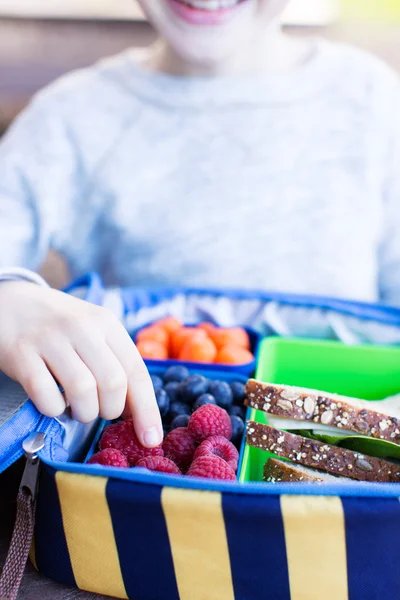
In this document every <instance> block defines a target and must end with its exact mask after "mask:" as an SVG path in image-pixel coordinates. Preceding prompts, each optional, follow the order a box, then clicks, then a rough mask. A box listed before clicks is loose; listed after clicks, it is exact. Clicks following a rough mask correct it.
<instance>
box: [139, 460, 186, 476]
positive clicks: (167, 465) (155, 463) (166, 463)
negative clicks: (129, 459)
mask: <svg viewBox="0 0 400 600" xmlns="http://www.w3.org/2000/svg"><path fill="white" fill-rule="evenodd" d="M136 466H137V467H142V468H143V469H148V470H149V471H159V472H160V473H170V474H171V475H182V472H181V471H180V469H178V467H177V466H176V464H175V463H174V462H172V460H169V458H165V457H164V456H145V457H144V458H141V459H140V460H139V462H138V463H137V465H136Z"/></svg>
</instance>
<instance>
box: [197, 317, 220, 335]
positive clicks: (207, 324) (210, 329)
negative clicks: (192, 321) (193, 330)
mask: <svg viewBox="0 0 400 600" xmlns="http://www.w3.org/2000/svg"><path fill="white" fill-rule="evenodd" d="M197 327H198V328H199V329H204V331H206V332H207V333H208V335H209V336H210V337H211V333H212V332H214V331H215V329H216V327H215V325H213V324H212V323H210V322H208V321H204V323H200V324H199V325H197Z"/></svg>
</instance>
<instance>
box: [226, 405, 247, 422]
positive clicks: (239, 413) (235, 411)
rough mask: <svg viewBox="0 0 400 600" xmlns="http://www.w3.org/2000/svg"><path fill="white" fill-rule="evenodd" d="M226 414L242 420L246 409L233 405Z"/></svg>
mask: <svg viewBox="0 0 400 600" xmlns="http://www.w3.org/2000/svg"><path fill="white" fill-rule="evenodd" d="M228 412H229V414H230V415H231V417H240V418H241V419H244V418H245V416H246V408H245V407H244V406H235V405H233V406H231V407H230V409H229V411H228Z"/></svg>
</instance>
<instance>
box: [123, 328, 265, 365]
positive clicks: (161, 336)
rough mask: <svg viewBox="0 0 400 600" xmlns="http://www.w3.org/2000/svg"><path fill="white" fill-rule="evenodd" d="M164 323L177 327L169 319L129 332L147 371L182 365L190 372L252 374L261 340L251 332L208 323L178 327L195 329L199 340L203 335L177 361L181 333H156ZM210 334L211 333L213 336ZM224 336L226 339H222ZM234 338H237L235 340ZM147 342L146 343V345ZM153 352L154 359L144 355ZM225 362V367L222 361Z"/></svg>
mask: <svg viewBox="0 0 400 600" xmlns="http://www.w3.org/2000/svg"><path fill="white" fill-rule="evenodd" d="M165 321H168V322H174V323H175V325H173V327H177V324H178V323H179V322H178V321H176V320H175V319H173V318H171V317H169V318H167V319H162V320H160V321H153V322H151V323H147V324H146V325H144V326H143V327H140V328H138V329H136V330H135V331H133V332H131V337H132V339H133V340H134V342H135V343H136V344H137V345H138V349H139V351H140V352H141V354H142V356H143V358H144V360H145V363H146V364H147V366H148V367H149V368H153V367H161V368H164V369H165V368H168V367H170V366H176V365H185V366H186V367H188V368H189V369H192V370H193V369H196V370H206V371H209V370H217V371H220V370H223V371H225V372H231V373H241V374H243V375H247V376H251V375H253V374H254V372H255V369H256V362H257V356H258V349H259V344H260V341H261V339H262V336H261V335H260V334H259V333H258V332H257V331H255V330H254V329H251V328H249V327H241V326H236V327H229V328H225V327H219V326H218V325H214V324H212V323H210V322H204V323H195V324H193V323H189V324H180V326H181V328H182V329H190V330H195V329H196V330H197V333H198V332H200V338H201V336H203V340H202V339H199V340H197V344H193V349H192V351H191V348H190V343H189V348H188V347H186V352H184V356H185V358H178V357H177V355H179V353H181V352H182V351H183V347H184V343H181V340H179V336H180V333H182V332H176V330H175V329H171V330H168V325H167V327H166V329H167V335H165V332H164V331H159V329H160V328H161V329H164V326H163V325H162V323H164V322H165ZM149 329H151V330H152V332H153V334H154V335H153V336H152V335H151V333H150V334H149V338H148V340H147V339H146V338H147V336H146V332H147V330H149ZM154 330H156V331H154ZM234 330H236V331H234ZM241 332H242V334H241ZM183 333H184V332H183ZM213 334H215V337H214V335H213ZM231 334H232V338H231ZM225 335H226V339H224V337H225ZM241 335H244V336H246V337H247V339H248V342H249V345H248V347H247V348H245V347H244V345H243V344H242V343H241V340H240V337H241ZM237 336H239V340H238V339H237ZM143 337H144V338H145V344H144V350H143V346H142V344H141V343H140V342H141V341H143ZM182 337H184V335H183V336H182ZM153 338H154V339H153ZM176 338H178V339H176ZM148 341H150V346H149V344H148ZM186 341H187V340H186ZM146 342H147V343H146ZM154 342H155V343H154ZM176 342H177V343H176ZM224 342H226V343H224ZM213 345H215V346H216V351H217V354H218V356H215V355H214V349H213ZM146 346H147V348H146ZM153 351H154V354H155V356H154V358H152V357H151V356H146V354H150V355H151V354H152V353H153ZM221 352H222V354H220V353H221ZM225 359H226V361H228V362H229V364H228V362H225ZM216 361H217V362H216Z"/></svg>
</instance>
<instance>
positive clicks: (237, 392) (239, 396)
mask: <svg viewBox="0 0 400 600" xmlns="http://www.w3.org/2000/svg"><path fill="white" fill-rule="evenodd" d="M230 388H231V390H232V394H233V402H234V404H243V402H244V399H245V397H246V392H245V389H246V388H245V385H244V383H240V381H233V382H232V383H231V385H230Z"/></svg>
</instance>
